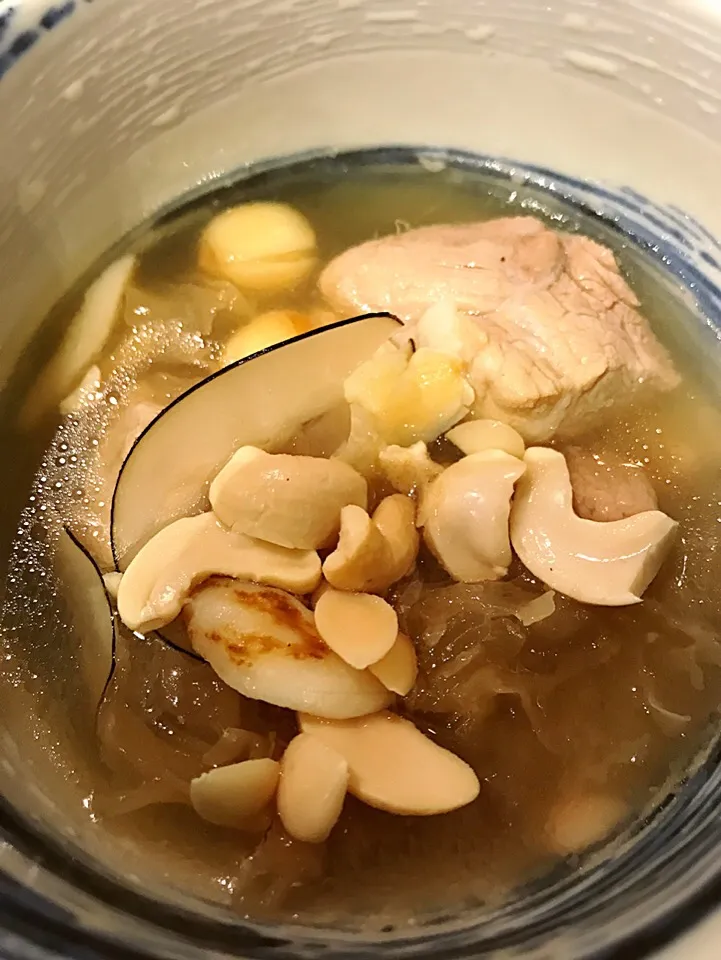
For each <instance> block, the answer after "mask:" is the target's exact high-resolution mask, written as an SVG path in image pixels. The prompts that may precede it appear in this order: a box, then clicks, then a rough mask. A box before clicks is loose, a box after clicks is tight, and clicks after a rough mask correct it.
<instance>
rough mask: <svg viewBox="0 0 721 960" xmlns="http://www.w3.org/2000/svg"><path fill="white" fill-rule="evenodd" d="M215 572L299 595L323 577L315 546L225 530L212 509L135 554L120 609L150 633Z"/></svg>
mask: <svg viewBox="0 0 721 960" xmlns="http://www.w3.org/2000/svg"><path fill="white" fill-rule="evenodd" d="M213 574H219V575H221V576H227V577H237V578H239V579H243V580H255V581H257V582H259V583H267V584H271V585H273V586H276V587H283V588H284V589H286V590H291V591H293V592H294V593H310V592H311V591H313V590H314V589H315V588H316V587H317V586H318V583H319V581H320V575H321V573H320V559H319V558H318V554H317V553H315V551H312V550H288V549H286V548H285V547H277V546H275V545H274V544H270V543H263V542H261V541H259V540H253V539H252V538H251V537H246V536H244V535H243V534H240V533H233V532H232V531H230V530H226V529H225V528H224V527H222V526H221V525H220V524H219V523H218V521H217V520H216V518H215V516H214V514H212V513H202V514H200V516H197V517H187V518H184V519H182V520H176V521H175V523H171V524H170V526H167V527H165V529H164V530H161V531H160V533H157V534H156V535H155V536H154V537H153V538H152V540H149V541H148V543H146V544H145V546H144V547H143V548H142V549H141V550H140V552H139V553H138V554H136V556H135V557H134V558H133V560H132V562H131V563H130V566H129V567H128V569H127V570H126V571H125V573H124V574H123V578H122V580H121V581H120V586H119V587H118V613H119V614H120V619H121V620H122V621H123V623H124V624H125V625H126V626H127V627H129V628H130V629H131V630H139V631H141V632H143V633H146V632H148V631H150V630H157V629H158V628H159V627H162V626H164V625H165V624H166V623H170V622H171V621H172V620H174V619H175V618H176V617H177V616H178V614H179V613H180V610H181V608H182V606H183V603H184V602H185V600H186V598H187V597H188V594H189V593H190V591H191V590H192V589H193V587H194V586H196V585H197V584H199V583H201V582H202V581H203V580H206V579H207V578H208V577H211V576H213Z"/></svg>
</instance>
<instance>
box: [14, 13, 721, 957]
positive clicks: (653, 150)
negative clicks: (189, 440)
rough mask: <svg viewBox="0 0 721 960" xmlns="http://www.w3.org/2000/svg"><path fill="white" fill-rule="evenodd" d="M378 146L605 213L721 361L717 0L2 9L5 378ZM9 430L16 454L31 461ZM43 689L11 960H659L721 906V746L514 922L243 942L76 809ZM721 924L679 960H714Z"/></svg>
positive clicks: (239, 928)
mask: <svg viewBox="0 0 721 960" xmlns="http://www.w3.org/2000/svg"><path fill="white" fill-rule="evenodd" d="M378 147H382V148H383V150H384V151H385V152H386V154H389V153H390V155H393V156H402V157H403V158H405V159H406V160H408V161H409V162H414V163H421V164H423V165H425V166H427V167H429V166H430V169H433V167H434V165H435V167H442V166H443V165H448V164H456V165H459V166H464V165H466V166H471V167H475V168H479V167H480V168H482V169H483V170H484V171H485V172H486V173H487V174H488V175H492V176H495V177H498V178H502V179H504V180H506V181H507V182H509V183H517V184H521V183H524V182H531V183H534V184H536V185H537V186H539V187H540V188H542V189H543V190H545V191H547V192H549V193H551V194H554V195H556V196H557V197H560V198H562V199H564V200H568V201H570V202H573V203H576V204H581V205H582V206H583V207H584V208H585V210H586V211H587V212H588V213H591V214H593V215H594V216H597V217H599V218H602V219H604V220H605V221H606V222H607V223H608V224H609V225H610V226H611V227H612V228H613V229H616V230H619V231H622V232H623V233H625V234H626V236H627V238H628V240H629V242H632V243H636V244H638V245H640V246H641V247H642V248H643V249H644V250H645V251H646V252H648V253H649V254H650V255H651V256H652V257H655V258H656V259H657V260H658V261H659V264H660V265H661V266H662V268H663V269H664V270H665V271H666V272H667V273H668V275H669V276H670V277H672V278H673V279H674V282H679V283H680V284H682V285H683V286H684V287H685V288H686V289H687V291H688V296H689V297H690V298H692V299H693V300H694V301H695V304H696V306H697V308H698V315H699V318H700V321H699V329H698V331H697V333H698V336H699V337H701V338H703V339H704V342H705V343H706V344H707V352H708V354H709V356H710V357H711V358H712V362H713V357H714V356H716V350H719V351H721V347H718V346H717V339H718V331H719V328H720V321H719V316H721V313H720V310H719V308H720V306H721V302H720V298H721V294H720V293H719V287H721V266H720V264H721V251H720V250H719V245H718V242H717V239H716V238H717V237H719V236H721V178H720V177H719V176H718V171H719V169H721V3H719V2H718V0H694V2H692V0H678V2H675V0H655V2H653V3H652V2H651V0H625V2H624V0H605V2H604V3H603V4H595V3H590V2H588V0H558V2H556V3H554V4H552V5H547V4H542V3H539V2H537V0H485V2H483V0H416V2H412V3H411V2H406V0H94V2H93V0H57V2H55V3H50V2H49V0H0V278H1V281H0V283H1V286H0V383H3V384H6V383H11V382H12V376H13V371H14V370H15V369H16V366H17V364H18V362H19V361H20V360H21V358H22V357H23V356H24V353H25V350H26V347H27V345H28V343H29V342H30V340H31V339H32V337H33V334H34V333H35V331H36V329H37V327H38V324H39V323H40V321H41V320H42V317H43V315H44V313H45V312H46V310H47V309H48V308H49V307H50V305H51V304H52V303H53V302H54V300H55V299H56V298H57V297H58V296H59V295H60V294H61V293H62V292H63V291H64V290H65V289H67V288H68V287H69V286H70V285H71V284H72V283H73V282H74V281H75V280H76V279H77V278H78V277H80V276H82V274H83V273H84V272H85V271H86V270H87V269H88V268H89V267H90V265H91V264H92V262H93V261H94V260H95V259H96V257H97V255H98V253H99V252H100V251H103V250H105V249H107V248H109V247H110V246H111V245H112V244H113V243H115V242H117V241H118V240H119V239H120V238H121V237H122V236H123V235H124V234H126V233H127V232H128V231H130V230H132V229H133V228H134V227H136V226H137V225H138V224H140V223H142V222H143V221H144V220H147V219H148V218H149V217H151V216H154V215H157V214H158V213H159V212H162V211H163V210H164V209H167V208H168V207H170V206H172V205H173V204H174V203H176V202H177V200H178V198H180V197H184V196H191V195H193V194H197V193H198V192H202V191H205V190H208V189H210V188H212V187H213V186H214V185H217V183H219V182H221V181H223V180H224V179H226V178H232V177H236V176H240V175H243V173H247V172H249V171H252V170H255V169H257V168H258V165H259V164H261V165H262V164H268V163H271V164H272V163H274V162H277V160H278V158H281V157H287V156H289V155H294V156H296V157H297V156H303V155H305V156H312V155H316V154H317V155H328V154H330V153H340V152H343V153H345V154H346V161H347V162H348V163H355V162H363V158H366V159H367V158H368V156H369V154H368V152H367V151H368V150H371V149H376V148H378ZM3 437H4V440H5V447H4V454H5V456H4V462H5V463H6V464H7V465H8V467H9V468H10V469H12V470H18V471H22V470H24V469H25V470H26V469H28V465H27V462H26V461H27V459H28V458H27V456H26V455H25V452H24V449H23V446H22V440H21V438H19V437H18V436H17V435H15V434H13V432H12V431H11V430H4V431H3ZM16 508H17V505H16V504H14V503H11V502H8V503H6V504H5V505H4V507H3V509H4V510H6V511H12V510H13V509H16ZM2 552H3V556H4V555H5V554H6V552H7V545H4V546H3V547H2ZM31 675H32V665H30V666H28V667H27V668H26V675H21V674H18V675H17V676H15V677H14V683H13V685H14V690H15V695H16V696H17V697H18V698H20V700H22V698H23V697H24V698H25V699H24V700H23V701H22V702H23V703H24V710H25V716H26V717H27V723H26V724H23V725H18V724H17V723H14V724H11V723H9V722H8V723H7V726H6V727H5V726H3V727H2V728H1V729H0V771H1V773H0V776H1V778H2V781H1V782H2V788H3V792H4V793H5V795H6V798H7V799H6V802H5V803H4V806H3V808H2V812H1V816H0V829H1V830H2V835H3V842H2V846H0V953H1V954H2V955H3V956H6V957H9V958H14V957H18V958H27V960H31V958H32V960H46V958H47V960H49V958H51V957H57V956H62V957H66V956H67V957H70V956H72V957H80V956H82V957H84V958H88V960H91V958H92V960H94V958H101V957H102V958H107V957H110V956H115V957H159V958H160V957H173V958H181V957H182V958H188V960H191V958H195V957H200V956H201V955H202V956H204V957H207V956H214V957H216V958H218V960H220V958H223V957H230V956H234V957H238V956H242V957H246V958H249V957H267V958H271V957H275V958H281V957H291V956H292V957H317V956H318V955H319V954H321V953H325V954H331V955H332V956H334V957H335V958H346V957H347V958H349V960H350V958H353V960H360V958H364V957H373V958H382V957H388V958H391V957H393V958H403V957H405V958H408V960H411V958H426V957H428V958H436V960H444V958H448V960H451V958H453V960H458V958H462V957H477V956H501V955H502V956H503V957H506V958H512V957H518V958H524V960H542V958H543V960H546V958H548V960H556V958H557V960H565V958H569V960H570V958H573V960H591V958H596V960H600V958H603V957H624V956H625V957H629V958H630V957H633V958H638V957H641V956H643V955H644V954H646V953H649V952H654V951H657V950H661V949H662V948H664V945H666V944H667V943H668V942H669V941H670V940H672V939H673V938H674V937H676V936H677V935H679V934H680V933H681V932H683V931H684V930H685V929H687V928H689V927H693V926H695V925H698V924H700V922H701V919H702V918H703V917H705V916H706V915H707V914H708V913H709V912H710V911H712V910H713V908H714V906H715V904H716V902H717V897H718V896H719V890H720V889H721V884H720V883H719V876H720V875H721V815H720V814H719V809H721V806H720V804H719V800H720V799H721V769H719V767H718V764H717V753H716V751H715V749H713V748H712V749H711V750H710V753H709V755H708V756H707V757H706V758H705V760H704V762H703V763H702V764H700V766H699V769H698V770H697V772H696V773H695V774H693V775H692V776H690V777H689V778H688V779H687V781H686V782H685V783H684V784H683V785H682V786H681V787H680V788H679V789H678V790H677V791H676V793H675V794H674V795H673V796H671V797H669V799H668V801H667V803H666V804H665V805H664V807H663V809H662V810H660V811H659V812H657V813H656V814H655V815H654V816H653V817H652V818H650V820H649V822H648V823H643V824H639V825H637V827H636V828H635V829H634V831H633V836H632V837H630V839H629V842H628V843H626V844H625V845H624V846H622V848H621V849H620V851H619V852H618V854H617V855H616V856H615V857H614V858H613V859H612V860H610V861H608V862H604V861H600V862H594V861H593V860H591V861H590V862H588V863H587V864H585V865H584V867H583V869H582V870H581V871H580V872H576V873H574V874H573V875H560V876H557V877H551V878H548V879H547V880H546V881H545V882H544V883H543V884H541V885H537V886H536V887H534V888H529V889H527V890H524V891H521V892H520V893H519V895H518V896H517V897H515V898H514V899H513V900H512V901H511V902H509V903H508V904H507V905H505V906H504V907H503V908H502V909H500V910H496V911H486V912H484V913H478V912H473V911H471V912H462V911H461V912H459V913H458V915H456V916H453V917H447V916H446V917H439V918H437V919H436V920H435V921H433V922H432V923H431V922H429V923H428V924H424V925H419V926H417V927H416V928H406V929H404V930H400V931H399V930H387V931H385V932H384V933H383V934H382V935H374V936H369V935H365V934H363V933H362V932H359V931H357V930H355V931H354V930H343V931H341V930H319V929H311V928H308V927H307V926H303V924H302V923H301V922H300V921H299V922H298V923H297V924H296V925H295V926H286V927H277V926H276V927H272V926H268V925H266V926H263V925H260V924H252V923H247V922H243V921H241V920H240V919H238V918H237V917H232V916H230V915H228V914H226V913H224V912H223V911H222V910H220V909H219V908H215V907H209V906H203V905H201V904H199V903H197V902H195V901H191V900H190V898H188V897H186V896H182V895H181V894H179V893H177V891H175V890H174V889H173V887H172V884H170V883H169V884H168V886H167V889H163V890H160V891H156V892H155V893H154V895H153V896H152V897H151V896H149V895H148V894H147V893H146V892H145V891H144V888H143V884H142V882H141V878H140V875H139V868H137V869H136V865H134V864H129V863H128V862H124V861H123V858H122V856H120V854H119V853H118V851H115V854H113V851H109V850H108V849H107V848H105V847H103V848H101V846H100V845H99V844H98V842H97V841H96V840H94V839H93V837H92V836H91V835H90V834H88V833H87V832H85V831H84V830H83V828H82V827H81V826H79V825H78V824H76V823H74V822H72V821H70V820H69V819H68V817H67V816H66V810H67V807H68V802H67V797H68V796H69V794H68V791H71V790H72V788H73V776H72V772H69V773H68V774H67V776H65V777H58V775H57V772H55V773H53V772H51V771H50V770H49V769H46V768H45V767H44V766H43V760H42V758H41V756H40V755H39V753H38V750H37V748H36V741H37V731H38V729H40V728H41V727H42V725H43V723H44V722H45V721H46V719H47V718H44V717H43V715H42V709H41V706H40V705H39V702H38V701H37V699H36V698H34V696H33V693H32V683H31V679H32V676H31ZM3 722H4V720H3V716H2V715H0V724H2V723H3ZM709 922H713V921H709ZM710 929H711V933H709V932H708V929H707V928H705V927H698V932H697V934H695V936H696V937H697V939H696V940H695V941H690V943H691V944H692V945H691V946H690V947H687V950H686V952H685V953H682V954H681V953H680V954H678V956H679V957H683V958H685V957H692V958H693V960H700V958H701V957H703V956H705V954H704V951H705V950H706V948H707V947H709V948H710V949H711V951H712V952H710V953H708V956H709V957H714V958H715V957H717V956H718V955H719V953H718V948H717V947H715V946H714V944H715V943H716V942H717V937H718V936H719V934H714V932H713V930H714V929H715V928H713V927H711V928H710ZM689 950H690V951H692V952H688V951H689ZM714 951H715V952H714Z"/></svg>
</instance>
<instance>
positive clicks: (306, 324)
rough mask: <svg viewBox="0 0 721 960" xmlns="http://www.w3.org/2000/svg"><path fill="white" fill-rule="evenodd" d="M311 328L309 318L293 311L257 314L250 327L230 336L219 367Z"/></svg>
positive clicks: (244, 327) (272, 311) (242, 328)
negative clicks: (221, 364)
mask: <svg viewBox="0 0 721 960" xmlns="http://www.w3.org/2000/svg"><path fill="white" fill-rule="evenodd" d="M312 326H313V323H312V321H311V319H310V317H307V316H306V315H305V314H303V313H297V312H296V311H295V310H269V311H268V312H267V313H261V314H260V316H258V317H255V319H254V320H251V321H250V323H248V324H246V325H245V326H243V327H240V329H239V330H236V332H235V333H234V334H233V336H232V337H231V338H230V339H229V340H228V342H227V344H226V345H225V350H224V351H223V364H224V365H227V364H229V363H235V362H236V360H242V359H243V357H250V356H251V355H252V354H254V353H258V352H259V351H261V350H265V349H266V347H272V346H274V345H275V344H276V343H283V341H284V340H291V339H292V338H293V337H297V336H298V335H299V334H301V333H307V332H308V330H310V329H311V328H312Z"/></svg>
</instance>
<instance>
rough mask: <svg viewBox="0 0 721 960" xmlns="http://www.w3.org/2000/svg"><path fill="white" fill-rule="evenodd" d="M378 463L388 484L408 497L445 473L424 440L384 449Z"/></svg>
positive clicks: (393, 445)
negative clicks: (431, 454) (405, 445)
mask: <svg viewBox="0 0 721 960" xmlns="http://www.w3.org/2000/svg"><path fill="white" fill-rule="evenodd" d="M454 429H456V430H457V429H458V427H455V428H454ZM452 432H453V431H451V433H452ZM378 461H379V463H380V466H381V470H382V471H383V473H384V474H385V477H386V480H387V481H388V483H390V485H391V486H392V487H393V489H394V490H397V491H398V493H405V494H406V495H407V496H411V495H412V494H414V493H417V492H419V491H421V490H423V488H424V487H425V486H426V485H427V484H429V483H430V482H431V481H432V480H435V478H436V477H437V476H439V475H440V474H441V473H443V467H442V466H441V465H440V464H439V463H435V462H434V461H433V460H432V459H431V457H430V455H429V453H428V447H427V446H426V445H425V443H423V441H422V440H419V441H418V443H414V444H412V446H410V447H399V446H398V445H397V444H392V445H391V446H389V447H384V449H383V450H381V452H380V454H379V455H378Z"/></svg>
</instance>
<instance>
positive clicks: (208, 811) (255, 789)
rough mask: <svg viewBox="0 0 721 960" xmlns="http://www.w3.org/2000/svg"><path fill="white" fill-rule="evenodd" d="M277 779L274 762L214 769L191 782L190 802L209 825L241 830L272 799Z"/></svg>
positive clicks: (278, 766)
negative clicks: (213, 824) (214, 824)
mask: <svg viewBox="0 0 721 960" xmlns="http://www.w3.org/2000/svg"><path fill="white" fill-rule="evenodd" d="M279 775H280V764H279V763H278V762H277V761H276V760H270V759H263V760H243V761H242V762H241V763H233V764H231V765H230V766H228V767H217V768H216V769H215V770H210V771H209V772H208V773H203V774H201V776H199V777H196V778H195V779H194V780H191V781H190V802H191V803H192V805H193V808H194V809H195V812H196V813H197V814H198V815H199V816H201V817H202V818H203V820H207V821H208V822H209V823H216V824H218V825H219V826H221V827H237V828H238V829H243V827H244V826H247V825H248V821H249V820H250V819H251V818H252V817H255V816H257V815H258V814H259V813H261V812H262V810H263V809H264V808H265V807H266V806H267V805H268V804H269V803H270V801H271V800H272V799H273V797H274V796H275V791H276V789H277V787H278V777H279Z"/></svg>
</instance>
